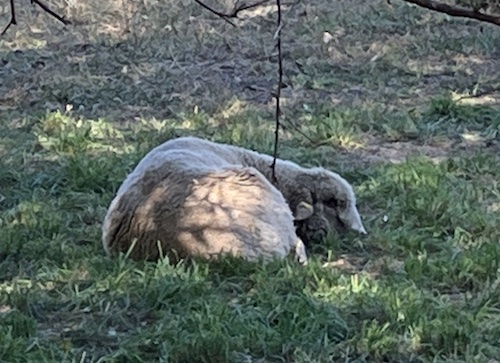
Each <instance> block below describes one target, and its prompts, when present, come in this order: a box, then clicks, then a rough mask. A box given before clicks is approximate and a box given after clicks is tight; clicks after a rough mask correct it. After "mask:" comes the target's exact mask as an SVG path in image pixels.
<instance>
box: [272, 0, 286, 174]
mask: <svg viewBox="0 0 500 363" xmlns="http://www.w3.org/2000/svg"><path fill="white" fill-rule="evenodd" d="M276 6H277V7H278V20H277V25H276V33H275V34H274V37H275V38H276V47H277V48H278V89H277V90H276V95H275V97H276V113H275V115H274V117H275V122H276V125H275V129H274V152H273V163H272V164H271V168H272V179H273V182H274V183H276V159H277V157H278V143H279V131H280V115H281V109H280V98H281V87H282V86H283V54H282V53H281V30H282V29H283V23H282V22H281V0H276Z"/></svg>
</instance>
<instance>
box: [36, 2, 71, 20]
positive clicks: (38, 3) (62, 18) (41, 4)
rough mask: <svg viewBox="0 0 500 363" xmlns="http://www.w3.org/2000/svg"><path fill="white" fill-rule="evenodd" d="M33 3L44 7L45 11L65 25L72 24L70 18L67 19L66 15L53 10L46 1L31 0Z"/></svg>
mask: <svg viewBox="0 0 500 363" xmlns="http://www.w3.org/2000/svg"><path fill="white" fill-rule="evenodd" d="M31 4H36V5H38V6H39V7H41V8H42V10H43V11H45V12H46V13H48V14H49V15H52V16H53V17H54V18H56V19H57V20H59V21H60V22H61V23H63V24H64V25H69V24H71V21H69V20H68V19H66V18H65V17H64V16H61V15H58V14H56V13H55V12H54V11H52V10H51V9H50V8H49V7H48V6H47V5H45V4H44V3H42V2H41V1H40V0H31Z"/></svg>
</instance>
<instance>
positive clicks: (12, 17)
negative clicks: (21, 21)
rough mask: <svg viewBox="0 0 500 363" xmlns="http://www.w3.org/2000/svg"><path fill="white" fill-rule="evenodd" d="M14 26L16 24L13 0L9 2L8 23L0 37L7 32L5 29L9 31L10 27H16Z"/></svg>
mask: <svg viewBox="0 0 500 363" xmlns="http://www.w3.org/2000/svg"><path fill="white" fill-rule="evenodd" d="M16 24H17V21H16V8H15V7H14V0H10V20H9V23H8V24H7V25H6V26H5V28H3V30H2V33H1V34H0V37H1V36H2V35H4V34H5V33H6V32H7V29H9V28H10V26H11V25H16Z"/></svg>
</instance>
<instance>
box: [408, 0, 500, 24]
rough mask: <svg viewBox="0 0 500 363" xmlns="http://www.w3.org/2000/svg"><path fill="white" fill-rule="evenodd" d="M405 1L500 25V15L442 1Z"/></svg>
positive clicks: (440, 11) (441, 11)
mask: <svg viewBox="0 0 500 363" xmlns="http://www.w3.org/2000/svg"><path fill="white" fill-rule="evenodd" d="M403 1H406V2H408V3H412V4H415V5H418V6H421V7H423V8H426V9H429V10H434V11H437V12H439V13H445V14H448V15H451V16H457V17H462V18H469V19H475V20H480V21H484V22H486V23H491V24H495V25H498V26H500V16H495V15H488V14H485V13H481V12H479V11H476V10H473V9H472V10H469V9H465V8H462V7H458V6H453V5H448V4H443V3H440V2H436V1H434V0H403Z"/></svg>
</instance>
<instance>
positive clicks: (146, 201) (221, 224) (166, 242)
mask: <svg viewBox="0 0 500 363" xmlns="http://www.w3.org/2000/svg"><path fill="white" fill-rule="evenodd" d="M309 208H310V206H308V205H306V204H300V205H298V207H297V211H296V212H295V220H298V219H302V218H305V217H308V216H309V214H310V212H309ZM102 240H103V245H104V249H105V251H106V253H107V254H108V255H109V256H110V255H112V254H114V253H117V252H123V253H129V255H128V256H129V257H130V258H132V259H135V260H139V259H146V260H158V259H159V258H160V257H161V256H162V255H163V256H167V257H168V258H169V261H170V262H172V263H175V262H176V261H178V260H179V259H186V258H192V257H195V258H203V259H210V258H216V257H219V256H223V255H227V254H229V255H232V256H240V257H243V258H244V259H247V260H250V261H255V260H258V259H263V260H266V261H267V260H270V259H272V258H276V257H277V258H284V257H285V256H287V255H289V254H290V252H294V253H295V256H296V259H297V260H298V262H299V263H301V264H307V254H306V250H305V246H304V244H303V242H302V241H301V240H300V238H298V237H297V235H296V233H295V227H294V217H293V215H292V212H291V210H290V208H289V207H288V205H287V203H286V201H285V199H284V197H283V195H282V194H281V193H280V192H279V191H278V190H277V189H276V188H274V187H273V185H272V184H271V183H270V182H269V181H268V180H267V179H266V178H264V177H263V176H262V174H261V173H259V172H258V171H257V170H256V169H255V168H252V167H243V166H240V165H229V164H228V163H224V162H223V160H222V159H220V158H219V157H218V156H217V155H210V154H206V153H201V152H199V151H197V150H193V149H192V148H191V149H189V148H187V149H184V148H179V149H172V150H162V151H161V153H157V152H153V153H150V154H148V155H147V156H146V157H145V158H144V159H143V160H142V161H141V162H140V163H139V164H138V165H137V167H136V168H135V170H134V171H133V172H132V173H131V174H130V175H129V176H128V177H127V178H126V179H125V181H124V182H123V184H122V185H121V187H120V188H119V189H118V192H117V194H116V196H115V198H114V199H113V201H112V202H111V204H110V206H109V209H108V212H107V214H106V216H105V219H104V223H103V234H102ZM134 242H135V244H134Z"/></svg>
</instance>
